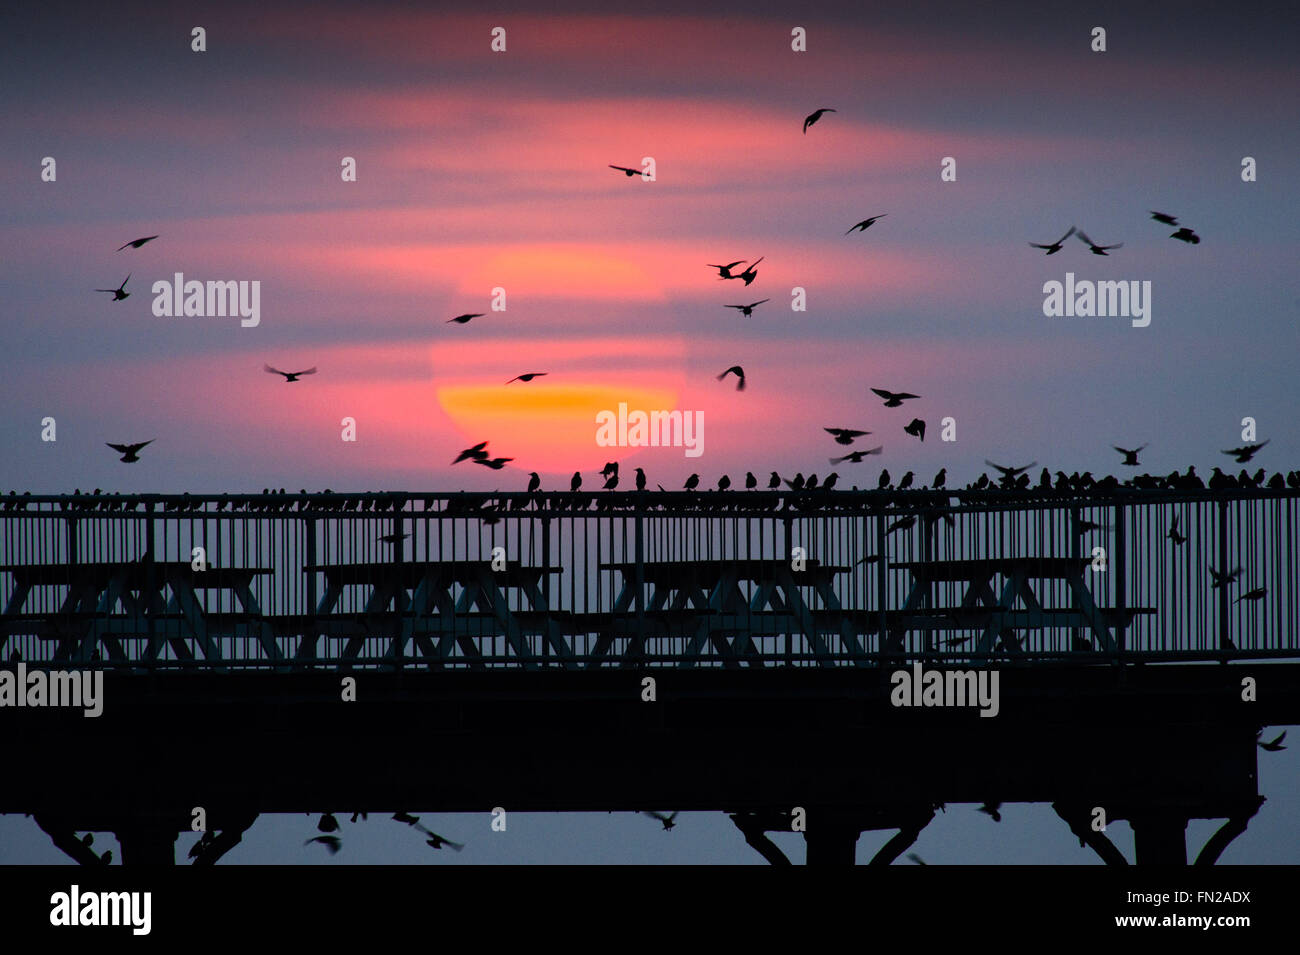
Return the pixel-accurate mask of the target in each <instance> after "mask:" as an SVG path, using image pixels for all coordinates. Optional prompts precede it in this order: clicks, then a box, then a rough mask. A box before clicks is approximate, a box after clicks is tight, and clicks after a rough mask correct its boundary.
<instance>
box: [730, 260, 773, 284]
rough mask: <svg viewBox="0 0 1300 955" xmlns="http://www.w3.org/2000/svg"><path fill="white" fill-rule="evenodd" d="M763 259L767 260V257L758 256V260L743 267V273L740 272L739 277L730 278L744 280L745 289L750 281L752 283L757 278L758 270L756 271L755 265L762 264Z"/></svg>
mask: <svg viewBox="0 0 1300 955" xmlns="http://www.w3.org/2000/svg"><path fill="white" fill-rule="evenodd" d="M765 258H767V256H765V255H760V256H759V257H758V258H756V259H755V260H754V261H753V262H751V263H749V265H747V266H745V271H743V272H741V273H740V274H739V275H734V276H732V278H737V279H744V280H745V285H746V287H748V285H749V283H750V282H752V281H754V279H756V278H758V269H757V265H758V263H759V262H762V261H763V260H764V259H765Z"/></svg>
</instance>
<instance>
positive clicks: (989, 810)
mask: <svg viewBox="0 0 1300 955" xmlns="http://www.w3.org/2000/svg"><path fill="white" fill-rule="evenodd" d="M1001 808H1002V803H1000V802H986V803H985V804H984V805H982V806H980V807H979V811H980V812H982V813H984V815H986V816H992V817H993V821H994V822H1001V821H1002V813H1000V812H998V810H999V809H1001Z"/></svg>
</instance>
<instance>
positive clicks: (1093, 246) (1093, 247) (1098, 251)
mask: <svg viewBox="0 0 1300 955" xmlns="http://www.w3.org/2000/svg"><path fill="white" fill-rule="evenodd" d="M1074 234H1075V235H1077V236H1078V237H1079V239H1080V240H1081V241H1082V242H1083V244H1084V245H1086V246H1087V247H1088V251H1089V252H1091V253H1092V254H1093V255H1105V254H1106V252H1107V250H1109V249H1118V248H1121V247H1123V245H1124V243H1123V242H1116V243H1115V244H1114V245H1098V244H1097V243H1096V242H1093V241H1092V239H1090V238H1088V237H1087V236H1086V235H1084V232H1083V230H1082V229H1075V230H1074Z"/></svg>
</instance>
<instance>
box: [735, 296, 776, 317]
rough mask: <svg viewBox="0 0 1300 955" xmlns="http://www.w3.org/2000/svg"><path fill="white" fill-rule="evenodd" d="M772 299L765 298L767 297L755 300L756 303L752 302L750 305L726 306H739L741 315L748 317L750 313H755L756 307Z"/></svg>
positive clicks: (736, 306)
mask: <svg viewBox="0 0 1300 955" xmlns="http://www.w3.org/2000/svg"><path fill="white" fill-rule="evenodd" d="M770 301H772V300H771V299H770V298H765V299H762V300H761V301H758V302H754V303H752V304H750V305H728V306H726V307H727V308H738V309H740V314H741V315H744V316H745V317H746V318H748V317H749V316H750V315H753V314H754V309H756V308H758V306H760V305H762V304H763V302H770Z"/></svg>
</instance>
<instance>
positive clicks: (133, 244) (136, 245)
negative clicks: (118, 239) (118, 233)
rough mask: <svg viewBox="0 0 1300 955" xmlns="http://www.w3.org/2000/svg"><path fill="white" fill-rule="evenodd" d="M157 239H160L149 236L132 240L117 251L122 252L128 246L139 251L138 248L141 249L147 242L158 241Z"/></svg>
mask: <svg viewBox="0 0 1300 955" xmlns="http://www.w3.org/2000/svg"><path fill="white" fill-rule="evenodd" d="M156 238H158V237H157V236H156V235H147V236H145V237H144V238H143V239H132V240H131V241H130V242H128V243H127V244H126V245H124V246H121V247H120V248H118V250H117V251H119V252H121V251H122V249H125V248H127V246H130V247H131V248H133V249H138V248H140V246H142V245H144V244H145V243H146V242H148V241H150V240H151V239H156Z"/></svg>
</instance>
